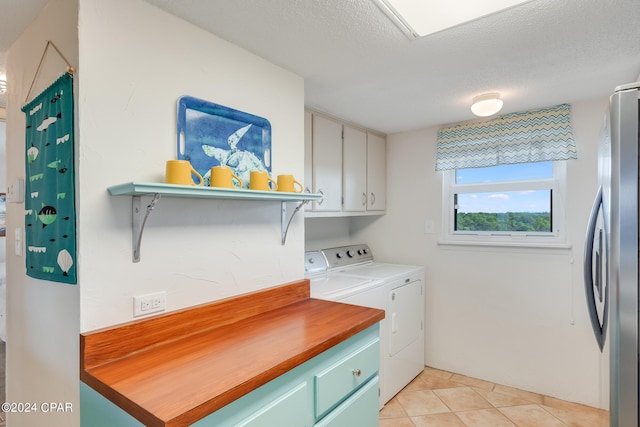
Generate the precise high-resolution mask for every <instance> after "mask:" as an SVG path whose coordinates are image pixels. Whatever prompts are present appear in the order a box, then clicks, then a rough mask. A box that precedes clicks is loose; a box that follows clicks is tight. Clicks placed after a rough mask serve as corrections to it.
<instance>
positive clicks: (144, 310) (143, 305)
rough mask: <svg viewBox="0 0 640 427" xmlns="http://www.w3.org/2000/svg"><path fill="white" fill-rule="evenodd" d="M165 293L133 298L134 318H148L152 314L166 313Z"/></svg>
mask: <svg viewBox="0 0 640 427" xmlns="http://www.w3.org/2000/svg"><path fill="white" fill-rule="evenodd" d="M166 297H167V293H166V292H165V291H161V292H155V293H153V294H145V295H138V296H135V297H133V317H138V316H146V315H147V314H151V313H158V312H159V311H164V310H165V308H166Z"/></svg>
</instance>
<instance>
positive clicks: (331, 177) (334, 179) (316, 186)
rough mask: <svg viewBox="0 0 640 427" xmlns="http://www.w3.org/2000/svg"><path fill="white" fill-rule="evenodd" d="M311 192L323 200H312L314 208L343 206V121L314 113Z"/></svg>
mask: <svg viewBox="0 0 640 427" xmlns="http://www.w3.org/2000/svg"><path fill="white" fill-rule="evenodd" d="M312 133H313V138H312V139H313V141H312V145H313V167H312V173H313V192H314V193H320V194H322V200H321V201H319V202H313V210H314V211H340V210H341V209H342V124H340V123H338V122H336V121H333V120H330V119H327V118H324V117H322V116H317V115H314V116H313V129H312Z"/></svg>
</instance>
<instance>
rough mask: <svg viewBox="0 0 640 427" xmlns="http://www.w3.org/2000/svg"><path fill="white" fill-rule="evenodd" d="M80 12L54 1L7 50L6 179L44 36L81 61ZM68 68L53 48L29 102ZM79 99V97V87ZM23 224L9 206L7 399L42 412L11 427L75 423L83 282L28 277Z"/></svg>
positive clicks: (10, 176) (10, 420)
mask: <svg viewBox="0 0 640 427" xmlns="http://www.w3.org/2000/svg"><path fill="white" fill-rule="evenodd" d="M77 16H78V13H77V1H76V0H52V1H51V2H50V3H49V4H48V5H47V6H46V7H45V8H44V9H43V11H42V12H41V13H40V15H39V16H38V17H37V18H36V20H35V21H34V22H33V23H32V24H31V25H30V26H29V27H28V28H27V30H26V31H25V32H24V33H23V34H22V35H21V36H20V37H19V38H18V40H17V41H16V42H15V43H14V44H13V45H12V46H11V48H10V49H9V52H8V68H7V80H8V82H7V83H8V84H7V85H8V87H9V88H10V91H9V93H8V99H7V141H6V145H7V152H6V159H7V175H6V178H7V181H8V182H12V181H13V180H14V179H16V178H18V177H21V178H24V176H25V168H24V163H25V160H24V158H25V117H24V114H23V113H22V111H20V108H21V107H22V105H24V103H25V99H26V98H27V94H28V92H29V87H30V85H31V82H32V80H33V79H34V76H35V74H36V69H37V67H38V63H39V62H40V57H41V55H42V52H43V51H44V48H45V46H46V43H47V40H51V41H53V42H54V43H55V45H56V46H57V47H58V48H59V49H60V51H61V52H63V54H64V55H65V56H66V58H67V59H68V60H69V61H70V62H71V63H72V64H77V63H78V51H77V47H78V33H77V24H78V21H77ZM66 69H67V67H66V65H65V64H64V62H63V61H62V60H60V59H59V57H58V56H57V54H55V51H54V53H53V54H52V52H51V49H49V52H48V53H47V56H46V60H45V61H44V62H43V66H42V69H41V71H40V74H39V77H38V79H37V80H36V81H35V84H34V86H33V89H32V91H31V95H30V98H29V99H32V98H33V97H34V96H35V95H37V94H38V93H40V92H41V91H42V90H44V89H45V88H46V87H47V86H48V85H49V84H51V83H52V82H53V81H54V80H55V79H57V78H58V76H60V75H61V74H62V73H64V72H65V71H66ZM76 84H77V82H76ZM76 88H77V86H76ZM75 96H76V101H77V100H78V97H77V92H76V94H75ZM76 130H77V125H76ZM76 143H77V141H76ZM18 228H19V229H21V230H23V229H24V203H7V238H6V243H7V245H6V247H7V253H6V262H7V372H6V374H7V397H6V401H7V402H16V403H17V402H22V403H25V402H32V403H35V404H36V405H37V406H36V407H37V409H38V410H37V411H35V412H23V413H17V412H15V413H9V414H7V425H10V426H16V427H18V426H44V425H46V426H51V427H57V426H59V427H70V426H71V427H73V426H78V425H79V424H80V421H79V420H80V418H79V414H80V407H79V375H78V352H79V347H78V334H79V332H80V328H79V326H80V304H79V290H78V286H74V285H66V284H62V283H55V282H49V281H44V280H36V279H32V278H30V277H27V276H26V275H25V258H24V252H23V254H22V255H16V254H15V250H14V241H15V240H14V230H16V229H18ZM45 402H61V403H63V404H65V403H70V404H71V405H72V411H71V412H60V413H58V412H56V413H51V412H44V411H43V410H42V409H43V408H42V407H41V406H39V405H40V404H42V403H45Z"/></svg>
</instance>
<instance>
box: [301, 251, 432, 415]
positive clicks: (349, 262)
mask: <svg viewBox="0 0 640 427" xmlns="http://www.w3.org/2000/svg"><path fill="white" fill-rule="evenodd" d="M305 274H306V276H307V277H308V278H309V279H310V280H311V296H312V297H313V298H321V299H329V300H332V301H339V302H343V303H347V304H355V305H363V306H367V307H374V308H379V309H382V310H385V319H384V320H383V321H381V322H380V375H379V376H380V407H382V406H384V404H385V403H386V402H388V401H389V400H391V398H393V396H395V395H396V394H397V393H398V392H399V391H400V390H402V389H403V388H404V387H405V386H406V385H407V384H409V383H410V382H411V381H412V380H413V379H414V378H415V377H416V376H417V375H419V374H420V373H421V372H422V370H423V369H424V306H425V301H424V267H421V266H414V265H403V264H389V263H379V262H375V261H374V259H373V254H372V252H371V249H370V248H369V247H368V245H365V244H360V245H350V246H340V247H335V248H327V249H322V250H320V251H310V252H307V253H305Z"/></svg>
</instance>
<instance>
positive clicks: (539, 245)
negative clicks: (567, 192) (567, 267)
mask: <svg viewBox="0 0 640 427" xmlns="http://www.w3.org/2000/svg"><path fill="white" fill-rule="evenodd" d="M438 246H476V247H478V246H479V247H498V248H499V247H503V248H527V249H528V248H534V249H557V250H569V249H571V248H572V247H573V245H572V244H571V243H568V242H531V241H528V242H527V241H505V240H503V241H497V240H438Z"/></svg>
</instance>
